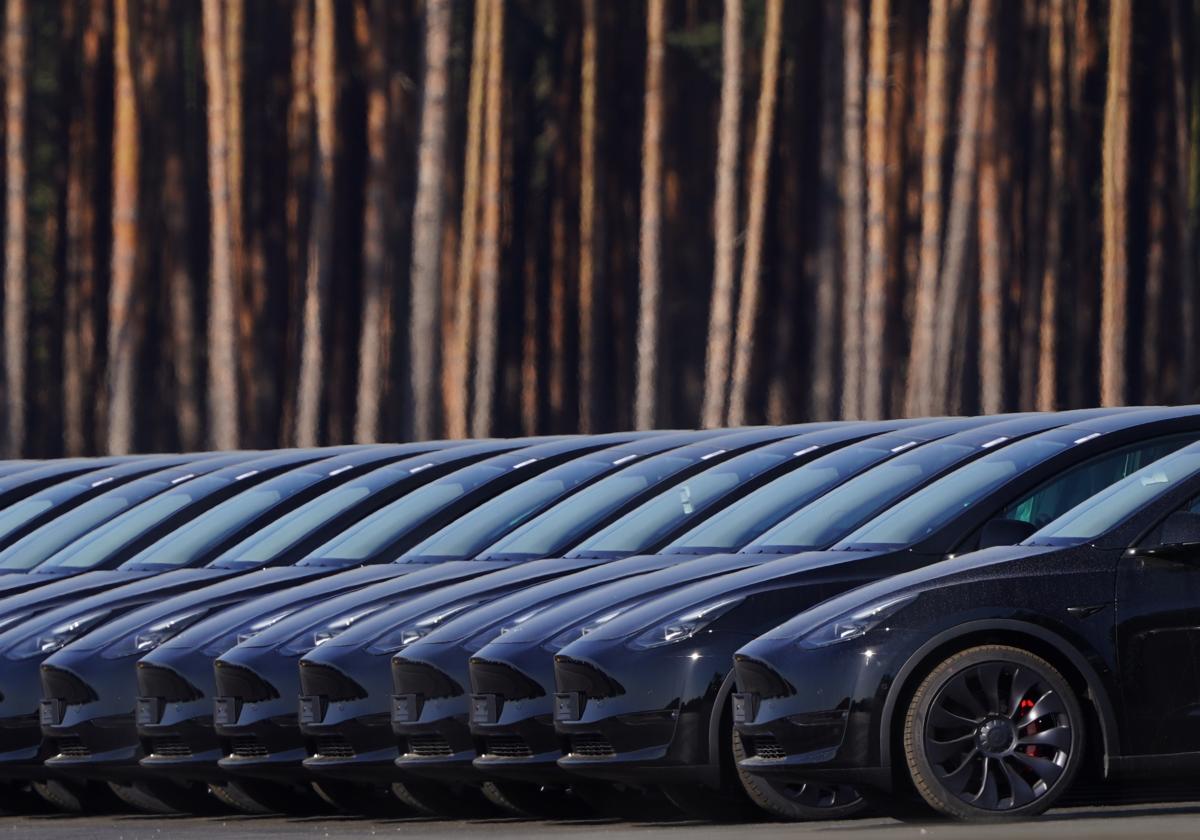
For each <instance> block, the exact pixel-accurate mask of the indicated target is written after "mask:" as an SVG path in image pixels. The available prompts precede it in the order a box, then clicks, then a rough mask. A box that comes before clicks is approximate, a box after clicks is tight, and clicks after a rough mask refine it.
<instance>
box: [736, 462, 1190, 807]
mask: <svg viewBox="0 0 1200 840" xmlns="http://www.w3.org/2000/svg"><path fill="white" fill-rule="evenodd" d="M1198 511H1200V445H1197V444H1193V445H1191V446H1188V447H1187V448H1185V449H1182V450H1180V451H1178V452H1175V453H1174V454H1171V455H1168V456H1166V457H1164V458H1162V459H1161V460H1158V461H1155V462H1154V463H1152V464H1150V465H1149V466H1147V467H1145V468H1143V469H1142V470H1140V471H1138V472H1136V473H1134V474H1133V475H1131V476H1129V477H1128V478H1126V479H1125V480H1124V481H1121V482H1119V483H1117V484H1115V485H1113V486H1112V487H1110V488H1109V489H1107V490H1105V491H1103V492H1101V493H1099V494H1097V495H1096V496H1094V497H1092V498H1091V499H1088V500H1087V501H1085V502H1084V503H1083V504H1081V505H1079V506H1078V507H1075V508H1074V509H1072V510H1071V511H1069V512H1068V513H1066V514H1064V515H1063V516H1061V517H1059V518H1058V519H1056V520H1055V521H1053V522H1051V523H1050V524H1048V525H1046V526H1045V527H1043V528H1042V529H1041V530H1039V531H1038V532H1037V533H1035V534H1033V535H1032V536H1031V537H1029V538H1028V539H1027V540H1025V541H1024V542H1023V543H1021V544H1020V545H1019V546H1016V547H1010V548H993V549H989V550H986V551H979V552H973V553H969V554H965V555H962V556H959V557H956V558H954V559H950V560H946V561H943V562H940V563H937V564H934V565H931V566H927V567H925V568H923V569H919V570H915V571H911V572H908V573H905V574H901V575H897V576H895V577H892V578H888V579H885V580H881V581H879V582H876V583H871V584H868V585H866V586H863V587H861V588H859V589H856V590H854V591H852V592H848V593H846V594H844V595H841V596H839V597H836V598H833V599H831V600H828V601H826V602H825V603H823V604H821V605H819V606H817V607H814V608H813V609H811V610H809V611H807V612H804V613H802V614H800V615H799V616H797V617H796V618H794V619H792V620H791V621H789V622H787V623H785V624H783V625H781V626H780V627H777V628H775V629H774V630H771V631H769V632H767V633H766V634H764V635H763V636H762V637H760V638H758V639H755V640H754V641H752V642H750V643H749V644H746V645H744V646H743V647H741V648H740V649H739V650H738V651H737V654H736V675H737V683H738V689H739V691H740V694H738V695H737V703H736V705H735V709H737V710H738V722H737V727H738V737H739V743H740V744H741V747H740V750H739V752H740V754H741V756H742V761H741V762H740V766H741V768H742V770H743V771H744V772H747V773H749V774H750V776H751V778H752V779H754V780H770V781H769V783H770V784H771V785H773V786H779V785H784V784H798V783H801V782H800V780H802V779H808V780H812V779H818V780H820V782H821V784H823V785H825V786H834V785H855V786H858V787H859V788H860V789H862V790H863V791H864V792H873V793H874V795H873V796H871V797H870V798H871V799H872V800H873V801H875V802H876V803H877V804H878V805H879V807H880V808H882V809H883V810H884V811H885V812H893V813H896V814H897V815H899V816H911V815H912V814H914V813H917V811H916V809H915V807H914V806H916V805H918V804H921V805H925V806H926V807H927V808H932V809H935V810H936V811H938V812H941V813H942V814H945V815H948V816H951V817H954V818H957V819H964V820H977V819H997V818H1003V817H1012V818H1016V817H1028V816H1031V815H1034V814H1038V813H1041V812H1042V811H1044V810H1045V809H1046V808H1048V807H1050V806H1051V805H1053V804H1054V802H1055V801H1056V800H1058V798H1059V797H1061V796H1062V795H1063V794H1064V793H1065V792H1066V791H1067V790H1068V789H1069V788H1070V786H1071V783H1072V781H1073V780H1074V779H1075V778H1076V776H1077V774H1078V773H1079V772H1080V771H1081V770H1083V769H1085V765H1087V769H1088V770H1090V771H1092V772H1093V773H1095V774H1097V775H1101V774H1107V775H1109V776H1112V777H1116V778H1129V777H1155V776H1170V777H1174V778H1180V777H1187V776H1188V775H1190V773H1191V772H1194V770H1195V769H1196V768H1197V767H1198V766H1200V726H1198V725H1197V722H1196V715H1195V710H1196V706H1197V700H1198V698H1200V668H1197V661H1196V656H1197V653H1196V646H1195V644H1194V642H1195V634H1196V629H1195V628H1196V626H1197V619H1198V615H1200V513H1198ZM885 791H886V792H888V794H889V795H886V796H885V795H883V792H885Z"/></svg>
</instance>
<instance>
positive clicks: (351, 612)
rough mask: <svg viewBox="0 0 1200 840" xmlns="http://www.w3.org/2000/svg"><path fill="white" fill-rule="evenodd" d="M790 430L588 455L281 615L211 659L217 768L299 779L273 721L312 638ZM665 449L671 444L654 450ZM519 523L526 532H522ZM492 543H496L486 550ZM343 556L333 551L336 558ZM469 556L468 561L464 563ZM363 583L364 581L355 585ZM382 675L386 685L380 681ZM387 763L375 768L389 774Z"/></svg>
mask: <svg viewBox="0 0 1200 840" xmlns="http://www.w3.org/2000/svg"><path fill="white" fill-rule="evenodd" d="M794 431H795V429H794V428H793V429H788V428H785V429H754V430H747V431H739V432H732V433H720V434H715V433H712V432H705V433H702V434H700V435H699V436H698V437H696V438H695V442H693V443H691V444H689V445H687V446H683V447H680V448H677V449H669V451H666V452H662V453H660V454H658V455H653V456H652V457H641V456H640V455H639V454H638V453H639V452H642V453H643V454H648V453H649V451H650V450H649V449H648V448H647V447H648V445H649V444H648V443H647V442H645V441H639V442H636V443H630V444H627V445H626V446H625V447H622V448H621V449H622V452H624V453H625V454H621V455H620V457H610V456H605V455H604V454H603V453H596V454H595V455H594V456H589V457H588V458H581V459H577V460H576V461H573V462H572V463H571V464H568V465H564V467H562V468H560V469H561V470H562V471H563V473H562V475H555V474H554V473H555V472H557V471H551V472H550V473H546V474H545V480H543V479H541V478H539V479H538V480H537V481H530V482H526V483H525V484H522V485H520V486H518V487H516V488H514V489H513V490H511V491H509V492H508V493H506V494H504V495H503V496H499V497H497V498H496V499H495V500H493V501H492V502H490V503H489V504H487V505H484V506H481V507H479V508H478V509H477V510H476V511H474V512H473V513H472V514H471V515H469V516H464V517H462V518H461V519H459V520H457V521H456V522H454V523H453V526H452V527H447V528H446V529H444V531H443V532H442V533H440V534H438V535H435V536H434V537H431V538H430V539H429V540H427V541H426V542H425V543H424V544H422V545H419V546H416V547H414V548H413V549H412V551H411V552H410V554H409V555H407V556H406V557H404V558H401V560H402V562H401V563H400V565H399V566H398V567H397V566H392V567H390V568H388V569H386V570H381V571H382V572H383V573H381V574H379V575H376V576H375V578H374V580H375V581H376V582H375V583H374V584H373V585H371V586H368V587H366V588H363V589H361V590H360V591H358V592H354V593H348V594H346V595H343V596H341V597H340V598H337V599H333V600H331V601H329V602H328V603H321V604H318V605H316V606H313V607H310V608H309V609H306V610H304V611H303V612H299V613H297V614H296V615H293V616H288V617H287V618H286V619H285V620H283V621H280V622H279V623H278V624H277V625H276V626H273V627H271V628H270V629H269V630H267V631H265V632H263V633H262V634H260V635H258V636H255V637H254V638H253V639H251V640H249V641H248V642H246V643H245V644H240V645H238V646H237V647H236V648H233V649H232V650H230V651H228V652H227V653H226V654H225V655H224V656H222V657H221V658H220V659H218V660H217V669H216V674H217V686H218V688H219V689H221V691H222V696H221V699H220V700H218V703H223V704H226V705H227V706H228V705H230V704H234V705H235V707H236V710H237V716H236V722H234V721H231V722H230V723H228V724H225V725H222V726H219V727H218V732H219V733H221V734H222V735H223V736H224V737H225V738H226V740H227V744H228V747H229V749H228V753H229V754H228V755H227V757H226V758H225V759H223V760H222V762H221V766H222V767H224V768H226V769H227V770H229V771H230V772H234V773H237V774H239V775H242V776H247V777H251V778H252V779H253V778H265V779H271V780H278V779H284V780H287V779H295V778H296V777H300V778H306V774H304V773H303V772H302V768H301V766H300V762H301V760H302V759H304V758H305V757H306V756H307V753H306V752H305V749H304V743H303V740H302V739H301V737H300V734H299V732H298V731H292V732H289V731H288V730H287V729H286V728H284V727H281V726H279V725H278V723H279V721H281V720H285V719H286V718H285V717H284V716H285V715H291V714H294V713H295V702H294V698H295V694H296V692H297V691H298V690H299V684H298V682H297V675H296V666H295V663H296V660H297V658H298V657H299V656H301V655H302V654H303V653H306V652H307V651H309V650H311V649H312V648H313V647H315V646H316V644H317V639H318V638H320V639H322V640H324V639H325V638H326V637H328V636H330V635H332V634H336V633H340V632H343V631H344V630H345V629H346V626H347V624H348V623H349V622H350V620H351V619H353V620H354V621H360V620H366V618H367V616H368V615H369V614H370V613H372V612H376V611H378V610H381V609H383V608H385V607H390V606H392V605H394V604H396V603H398V602H401V601H404V600H406V599H411V598H413V597H414V595H415V594H417V593H420V592H423V591H425V590H426V589H428V588H430V587H431V586H433V585H434V584H435V582H436V581H437V580H438V579H439V578H440V579H441V580H442V582H443V584H445V585H449V584H451V583H453V582H455V581H458V580H462V579H464V578H472V577H476V576H480V575H484V574H486V573H489V572H494V571H497V570H500V569H504V568H505V567H508V566H512V565H514V564H518V563H521V562H523V561H526V560H532V559H536V558H538V557H541V556H542V554H541V553H540V552H541V551H547V550H554V549H556V548H559V547H560V546H562V545H564V544H565V545H566V546H567V547H569V546H570V544H571V541H573V540H578V539H580V538H582V537H584V536H587V534H588V533H590V532H591V531H592V530H594V529H596V528H599V527H602V526H603V525H604V524H606V523H607V522H610V521H612V520H613V519H614V518H616V517H618V516H619V515H620V514H621V513H623V512H625V511H628V510H629V509H630V508H631V507H635V506H637V505H638V504H639V503H641V502H644V501H645V500H646V499H647V498H652V497H653V496H654V495H656V494H657V493H658V492H659V491H660V490H661V487H662V486H665V485H666V484H668V483H674V482H676V481H678V480H680V478H681V477H683V476H687V475H692V474H695V473H697V472H700V471H703V470H705V469H707V468H711V467H712V466H713V465H714V464H717V463H720V462H722V461H723V460H725V459H728V458H731V457H732V456H734V455H736V454H738V453H740V452H744V451H746V450H750V449H755V448H756V447H761V446H763V445H764V444H768V443H770V442H771V441H773V440H776V439H778V438H780V437H787V436H788V435H789V433H794ZM854 433H855V432H854V431H853V430H852V428H851V427H850V426H848V425H846V424H835V425H834V427H833V428H830V429H828V430H827V431H826V432H825V433H824V434H827V435H829V436H830V441H833V440H836V439H837V438H838V437H839V436H840V437H845V436H846V435H852V434H854ZM815 434H820V433H815ZM693 435H695V433H689V437H692V436H693ZM675 442H676V443H678V442H679V441H675ZM663 443H669V441H666V442H661V443H658V444H656V445H659V446H661V445H663ZM608 473H611V475H609V474H608ZM586 476H592V477H597V476H606V477H603V478H600V479H599V480H598V481H595V482H594V483H587V482H586V481H584V478H585V477H586ZM566 479H569V483H571V484H576V485H578V486H580V487H582V488H583V489H580V490H579V492H576V493H574V494H573V495H570V496H569V497H568V498H566V499H565V500H563V501H561V502H560V503H558V504H555V505H553V506H551V507H549V508H548V509H547V510H546V511H545V512H544V513H542V514H541V515H539V516H536V517H532V518H528V517H529V515H530V514H532V513H533V512H535V511H536V510H537V509H538V507H539V506H542V505H543V504H544V503H543V502H537V499H539V498H541V497H543V496H544V495H545V492H546V489H547V488H552V487H556V486H558V487H561V485H562V483H563V481H564V480H566ZM585 484H586V486H584V485H585ZM695 505H696V506H699V507H703V500H702V499H700V498H697V499H696V500H695ZM526 519H528V521H527V522H526V524H524V525H521V523H522V522H523V521H524V520H526ZM514 528H516V529H517V531H518V532H520V533H521V534H522V535H523V537H522V550H521V551H507V550H506V551H504V552H503V553H496V546H500V545H509V543H508V541H507V540H506V539H505V538H504V537H505V534H506V533H507V532H508V531H510V530H512V529H514ZM563 541H566V542H565V543H564V542H563ZM360 542H361V541H360ZM492 543H494V545H491V547H489V545H490V544H492ZM364 544H367V543H364ZM343 550H344V549H331V551H336V552H337V553H341V552H342V551H343ZM470 557H474V558H475V559H473V560H466V561H464V558H470ZM430 563H436V564H437V565H436V568H435V569H433V570H429V571H421V568H422V567H423V566H428V565H429V564H430ZM580 565H583V564H581V563H578V562H575V563H574V567H578V566H580ZM551 571H553V570H551ZM546 573H550V572H549V571H548V572H546ZM366 582H369V581H365V580H364V581H363V583H366ZM277 606H278V603H276V602H275V601H271V602H264V603H260V604H259V605H257V606H256V607H255V609H258V610H263V609H266V610H268V611H269V610H270V609H274V608H275V607H277ZM426 629H432V627H428V628H426ZM383 676H384V679H386V673H384V674H383ZM262 682H265V683H267V684H270V685H271V686H272V691H271V692H269V693H268V694H267V695H264V694H263V693H262V692H261V691H257V690H255V691H253V693H252V694H247V693H246V691H247V689H248V688H252V687H253V685H256V684H259V683H262ZM289 698H290V699H289ZM390 758H391V757H389V758H388V759H387V760H385V761H383V762H382V763H383V764H384V766H386V767H388V768H390V766H391V765H390ZM239 786H241V787H245V784H244V783H239ZM332 786H333V783H332V782H330V784H329V785H327V786H326V787H327V790H326V793H327V795H328V796H329V798H335V797H334V796H333V795H332V793H331V788H332ZM257 787H258V788H260V795H259V796H258V797H256V798H260V799H262V798H263V797H265V796H270V797H271V798H275V797H274V794H272V793H271V792H270V791H265V792H262V791H261V788H262V786H261V785H258V786H257Z"/></svg>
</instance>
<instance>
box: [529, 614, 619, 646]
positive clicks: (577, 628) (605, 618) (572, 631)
mask: <svg viewBox="0 0 1200 840" xmlns="http://www.w3.org/2000/svg"><path fill="white" fill-rule="evenodd" d="M626 609H627V608H625V607H622V608H621V609H616V610H609V611H608V612H606V613H604V614H603V615H601V616H598V617H596V618H593V619H591V620H590V621H588V622H587V623H586V624H576V625H574V626H573V627H568V628H567V629H566V630H564V631H562V632H561V633H559V634H558V635H557V636H555V637H554V638H553V639H551V640H550V641H548V642H546V644H544V645H543V646H542V647H543V649H545V650H548V651H552V652H557V651H560V650H562V649H563V648H565V647H566V646H567V645H569V644H571V642H573V641H575V640H576V639H582V638H583V637H584V636H586V635H587V634H588V633H594V632H596V631H597V630H599V629H600V628H601V627H603V626H604V625H605V624H608V622H610V621H612V620H613V619H614V618H616V617H617V616H619V615H620V614H621V613H623V612H625V610H626Z"/></svg>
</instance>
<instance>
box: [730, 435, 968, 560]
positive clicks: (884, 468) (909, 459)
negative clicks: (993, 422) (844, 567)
mask: <svg viewBox="0 0 1200 840" xmlns="http://www.w3.org/2000/svg"><path fill="white" fill-rule="evenodd" d="M980 451H983V452H986V451H987V450H980V448H979V447H978V446H970V445H967V444H963V443H952V442H949V441H940V442H937V443H931V444H928V445H926V446H922V447H920V448H919V449H913V450H911V451H909V452H905V453H903V454H902V455H899V456H897V457H896V458H894V459H893V460H891V461H888V462H886V463H884V464H880V465H879V466H877V467H875V468H873V469H870V470H868V471H867V472H865V473H863V474H862V475H859V476H856V477H855V478H853V479H851V480H850V481H849V482H847V483H846V484H843V485H841V486H840V487H836V488H834V489H833V490H831V491H830V492H829V493H827V494H826V495H824V496H822V497H821V498H819V499H817V500H816V501H814V502H813V503H812V504H810V505H808V506H807V507H804V508H802V509H801V510H799V511H797V512H796V513H794V514H793V515H792V516H790V517H788V518H787V519H786V520H784V521H783V522H781V523H780V524H779V525H778V526H777V527H775V528H773V529H771V530H770V531H768V532H767V533H766V534H764V535H763V536H762V537H760V538H759V539H757V540H755V541H754V544H753V545H752V546H751V548H761V549H763V550H766V551H774V552H789V553H790V552H799V551H804V550H806V549H815V548H826V547H828V546H830V545H833V544H834V543H835V542H837V541H838V540H840V539H841V538H843V537H845V536H846V535H847V534H848V533H850V532H851V531H853V530H854V529H855V528H857V527H858V526H859V525H861V524H862V523H863V522H866V521H867V520H869V519H870V518H871V517H872V516H874V515H875V514H877V513H879V512H880V511H882V510H886V509H887V508H888V507H889V506H891V505H892V504H894V503H895V502H896V500H897V499H901V498H903V497H904V496H906V495H908V494H909V493H911V492H912V491H913V490H915V489H916V488H918V487H920V486H921V485H922V484H924V483H925V482H926V481H928V480H929V479H930V478H931V477H932V476H935V475H938V474H939V473H941V472H944V471H945V470H946V469H948V468H949V467H952V466H953V465H955V464H960V463H962V462H963V461H965V460H966V459H967V458H970V457H971V456H972V455H975V454H978V453H979V452H980Z"/></svg>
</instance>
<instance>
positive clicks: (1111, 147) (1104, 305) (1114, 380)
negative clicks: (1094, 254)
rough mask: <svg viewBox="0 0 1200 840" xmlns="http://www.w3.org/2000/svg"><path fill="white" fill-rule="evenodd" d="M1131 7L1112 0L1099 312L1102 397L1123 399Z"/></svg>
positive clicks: (1116, 401) (1111, 400)
mask: <svg viewBox="0 0 1200 840" xmlns="http://www.w3.org/2000/svg"><path fill="white" fill-rule="evenodd" d="M1132 15H1133V9H1132V5H1131V3H1130V0H1112V8H1111V11H1110V15H1109V32H1108V86H1107V93H1106V95H1105V100H1104V161H1103V224H1104V248H1103V260H1104V268H1103V287H1102V288H1103V296H1102V299H1101V314H1100V402H1101V404H1103V405H1121V404H1123V403H1124V402H1125V400H1126V397H1127V394H1126V385H1125V331H1126V323H1125V308H1126V301H1127V296H1128V282H1129V281H1128V277H1129V257H1128V253H1127V247H1128V204H1129V74H1130V49H1131V45H1130V37H1131V27H1132Z"/></svg>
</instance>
